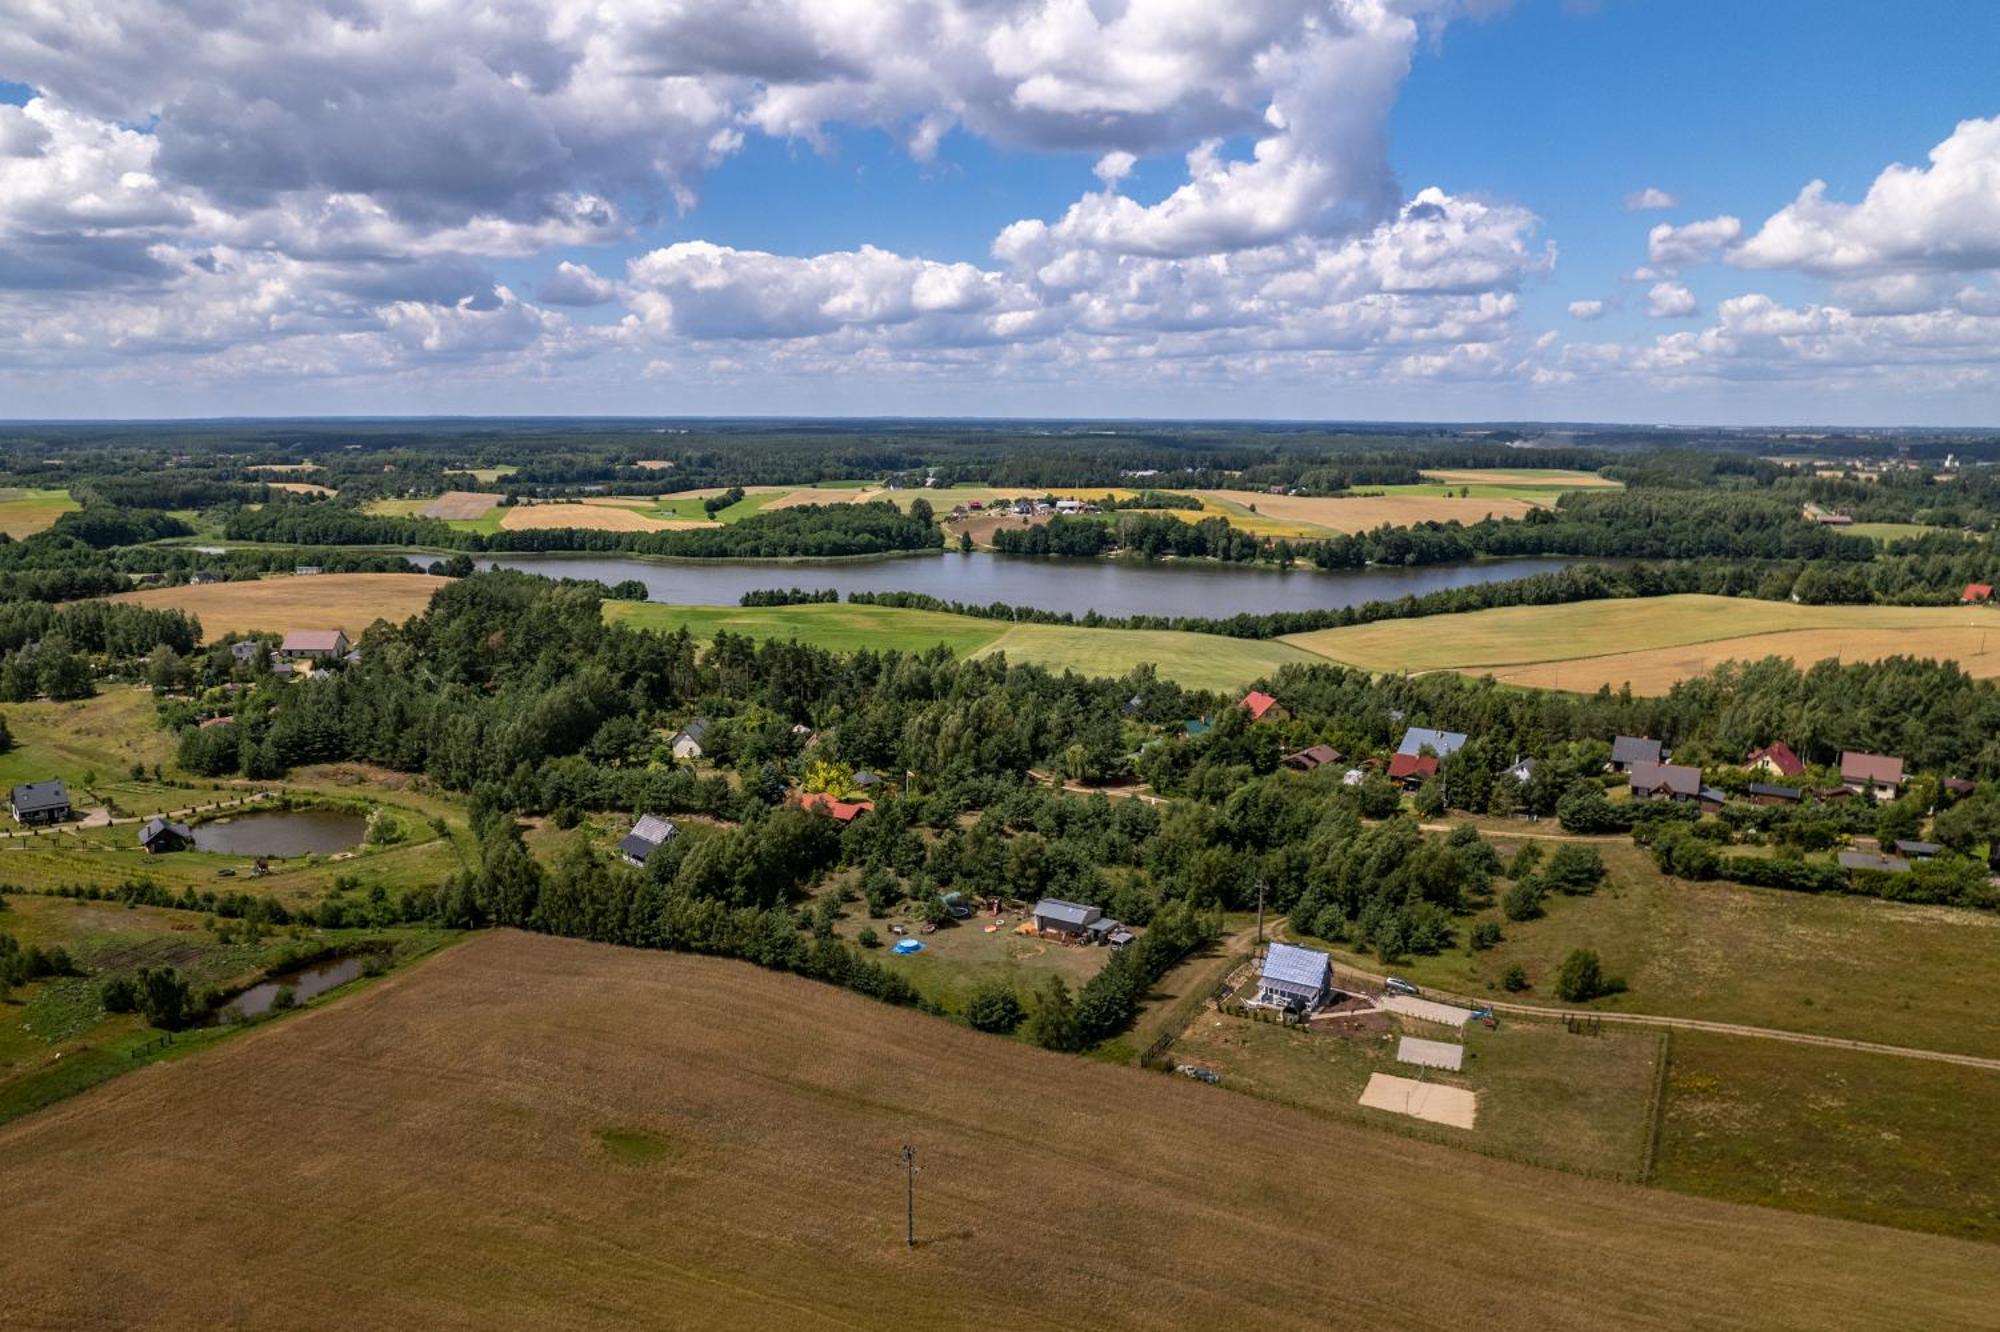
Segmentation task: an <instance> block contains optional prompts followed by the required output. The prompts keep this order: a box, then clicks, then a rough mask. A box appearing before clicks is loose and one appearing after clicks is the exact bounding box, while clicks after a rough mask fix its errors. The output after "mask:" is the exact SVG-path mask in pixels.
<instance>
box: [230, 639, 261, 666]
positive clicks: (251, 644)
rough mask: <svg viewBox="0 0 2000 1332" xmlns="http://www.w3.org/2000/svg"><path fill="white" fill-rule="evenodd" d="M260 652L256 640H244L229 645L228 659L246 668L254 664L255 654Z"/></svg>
mask: <svg viewBox="0 0 2000 1332" xmlns="http://www.w3.org/2000/svg"><path fill="white" fill-rule="evenodd" d="M260 650H261V649H260V648H259V646H258V643H257V640H256V639H254V638H245V639H242V640H240V641H238V642H235V643H231V644H230V645H229V655H230V657H231V658H233V659H234V660H235V661H236V662H237V663H238V664H240V665H243V666H248V665H250V664H252V663H253V662H255V661H256V660H257V653H258V652H259V651H260Z"/></svg>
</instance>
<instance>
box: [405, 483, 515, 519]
mask: <svg viewBox="0 0 2000 1332" xmlns="http://www.w3.org/2000/svg"><path fill="white" fill-rule="evenodd" d="M499 502H500V497H499V496H498V495H489V494H487V493H485V492H484V491H479V490H447V491H445V492H444V494H442V495H439V496H438V497H437V498H436V499H434V500H432V501H431V502H430V503H429V504H426V505H425V506H424V507H423V508H421V509H419V510H418V512H419V513H420V514H422V515H423V516H424V517H426V518H442V519H443V520H444V521H446V522H459V523H469V522H476V521H478V520H479V519H481V518H484V517H485V516H486V514H487V512H488V511H489V510H490V509H492V507H493V506H494V505H496V504H498V503H499Z"/></svg>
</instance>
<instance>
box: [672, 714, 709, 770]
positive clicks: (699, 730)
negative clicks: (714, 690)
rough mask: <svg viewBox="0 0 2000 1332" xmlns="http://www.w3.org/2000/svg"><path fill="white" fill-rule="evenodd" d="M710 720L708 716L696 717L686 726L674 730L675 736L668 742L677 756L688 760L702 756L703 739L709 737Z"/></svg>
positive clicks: (682, 759)
mask: <svg viewBox="0 0 2000 1332" xmlns="http://www.w3.org/2000/svg"><path fill="white" fill-rule="evenodd" d="M708 726H709V721H708V718H706V717H696V718H695V719H694V720H693V721H691V722H689V723H688V724H687V725H686V726H683V727H681V729H680V730H678V731H675V732H674V738H673V739H672V740H669V741H668V742H667V746H668V748H670V749H671V750H672V751H673V755H674V757H675V758H677V759H680V760H681V761H683V762H686V761H687V760H689V759H698V758H700V757H701V756H702V752H703V751H702V741H704V740H706V739H708Z"/></svg>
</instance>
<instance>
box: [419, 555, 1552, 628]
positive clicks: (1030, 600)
mask: <svg viewBox="0 0 2000 1332" xmlns="http://www.w3.org/2000/svg"><path fill="white" fill-rule="evenodd" d="M436 558H437V557H436V556H432V555H413V556H411V559H412V561H413V562H415V563H417V564H419V565H425V566H428V565H429V564H430V563H431V562H432V561H433V560H435V559H436ZM474 558H475V559H476V560H477V561H478V564H479V567H480V568H481V569H485V568H489V567H491V566H493V565H496V564H497V565H499V566H500V567H501V568H503V569H519V570H522V571H524V572H526V573H534V574H543V575H546V576H547V577H550V578H594V579H596V580H598V581H600V582H603V583H620V582H623V581H624V580H626V579H628V578H636V579H638V580H639V581H640V582H642V583H644V584H645V585H646V595H647V597H648V599H649V600H652V601H666V602H675V603H679V604H683V605H695V606H734V605H736V604H737V603H738V601H739V599H740V598H741V597H742V595H743V594H744V593H745V592H750V591H755V590H758V589H765V588H787V587H802V588H809V589H815V590H817V589H820V588H828V587H831V588H835V589H837V590H838V591H839V592H840V593H841V594H842V595H843V596H845V595H846V594H847V593H849V592H921V593H925V594H926V595H929V596H933V597H939V598H941V599H943V600H946V601H965V602H978V603H985V602H993V601H1004V602H1006V603H1008V604H1009V605H1013V606H1034V607H1038V608H1040V609H1042V610H1052V611H1068V612H1071V613H1073V614H1076V615H1082V614H1084V613H1085V612H1087V611H1092V610H1094V611H1096V612H1098V613H1099V614H1100V615H1203V616H1227V615H1238V614H1244V613H1249V614H1268V613H1270V612H1273V611H1303V610H1327V609H1333V610H1337V609H1340V608H1341V607H1344V606H1359V605H1361V604H1362V603H1364V602H1369V601H1393V600H1395V599H1396V598H1398V597H1406V596H1422V595H1424V594H1425V593H1427V592H1441V591H1444V590H1446V589H1448V588H1455V587H1472V586H1474V585H1476V584H1479V583H1497V582H1505V581H1506V580H1508V579H1512V578H1526V577H1529V576H1531V575H1533V574H1542V573H1553V572H1555V571H1557V570H1559V569H1566V568H1570V567H1573V566H1574V565H1576V564H1577V563H1579V561H1576V560H1566V559H1551V558H1534V559H1518V560H1491V561H1486V562H1482V563H1477V564H1441V565H1431V566H1428V567H1425V568H1420V569H1385V568H1376V569H1346V570H1338V571H1330V572H1321V571H1319V570H1308V569H1293V570H1290V571H1287V572H1279V571H1278V570H1275V569H1265V568H1256V567H1243V566H1236V565H1227V564H1210V563H1203V562H1197V561H1165V562H1160V563H1153V564H1144V563H1139V562H1136V561H1124V560H1052V559H1037V558H1034V557H1031V556H1018V555H1016V556H1009V555H996V554H992V553H991V552H987V551H975V552H974V553H972V554H970V555H961V554H958V553H957V552H951V553H948V554H944V555H936V556H913V557H910V558H906V559H885V560H866V561H851V560H837V561H823V562H817V563H816V562H812V561H793V562H785V563H773V562H770V561H762V562H758V561H736V560H704V561H702V562H701V563H698V564H697V563H675V564H659V563H654V562H651V561H648V560H640V559H633V558H631V557H629V556H620V555H477V556H475V557H474Z"/></svg>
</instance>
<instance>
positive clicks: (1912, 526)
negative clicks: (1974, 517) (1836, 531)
mask: <svg viewBox="0 0 2000 1332" xmlns="http://www.w3.org/2000/svg"><path fill="white" fill-rule="evenodd" d="M1951 530H1952V529H1950V528H1943V527H1926V526H1924V525H1923V524H1922V523H1854V524H1852V525H1850V526H1848V527H1846V528H1843V529H1842V535H1844V536H1858V537H1869V538H1871V539H1873V540H1875V541H1884V542H1887V541H1902V540H1904V539H1906V538H1908V537H1921V536H1939V535H1943V534H1945V533H1947V532H1949V531H1951Z"/></svg>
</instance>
